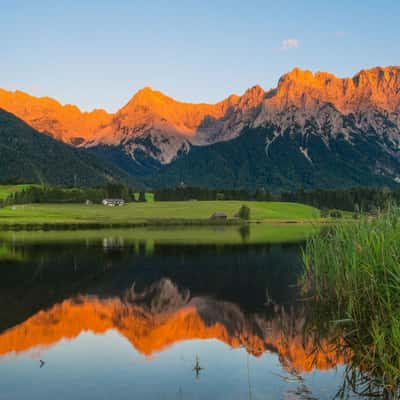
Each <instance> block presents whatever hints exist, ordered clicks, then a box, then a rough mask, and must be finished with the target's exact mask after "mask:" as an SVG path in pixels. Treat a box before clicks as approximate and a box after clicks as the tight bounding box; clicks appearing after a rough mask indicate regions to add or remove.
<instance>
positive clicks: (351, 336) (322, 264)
mask: <svg viewBox="0 0 400 400" xmlns="http://www.w3.org/2000/svg"><path fill="white" fill-rule="evenodd" d="M303 262H304V266H305V272H304V276H303V277H302V288H303V291H304V294H305V295H307V296H308V297H312V303H313V305H314V306H313V307H312V309H314V311H313V312H311V314H310V317H311V323H310V324H309V326H310V327H311V326H312V329H313V330H318V329H319V330H321V331H324V330H325V331H326V327H323V326H322V325H323V324H329V325H330V327H329V331H330V332H331V331H332V327H333V328H334V329H335V331H336V336H335V337H336V339H337V340H336V341H335V343H336V345H337V346H338V347H340V349H338V350H339V351H341V352H343V353H347V354H351V357H350V360H349V364H348V366H347V370H346V377H347V382H346V383H347V385H348V386H350V387H351V388H352V389H353V390H354V391H361V392H362V393H363V394H371V395H376V396H379V397H385V398H398V390H399V384H400V210H399V209H398V208H395V207H389V208H388V209H387V210H386V211H385V212H383V213H380V214H378V215H377V216H376V217H374V218H370V217H364V218H361V219H360V220H358V221H357V222H341V223H338V224H336V225H334V226H332V227H331V228H330V229H328V230H327V231H325V232H324V233H322V234H320V235H318V236H315V237H311V238H310V239H309V240H308V242H307V244H306V247H305V249H304V251H303Z"/></svg>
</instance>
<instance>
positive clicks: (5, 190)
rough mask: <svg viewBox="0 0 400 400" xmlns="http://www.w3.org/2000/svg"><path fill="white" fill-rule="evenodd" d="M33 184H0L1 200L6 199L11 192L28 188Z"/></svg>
mask: <svg viewBox="0 0 400 400" xmlns="http://www.w3.org/2000/svg"><path fill="white" fill-rule="evenodd" d="M30 186H32V185H30V184H21V185H0V200H2V199H5V198H6V197H8V196H9V195H10V194H11V193H14V192H18V191H19V190H24V189H27V188H28V187H30Z"/></svg>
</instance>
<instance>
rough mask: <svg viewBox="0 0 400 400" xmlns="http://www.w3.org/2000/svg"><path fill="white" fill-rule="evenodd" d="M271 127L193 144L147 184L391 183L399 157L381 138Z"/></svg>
mask: <svg viewBox="0 0 400 400" xmlns="http://www.w3.org/2000/svg"><path fill="white" fill-rule="evenodd" d="M275 132H276V127H275V126H273V125H269V126H266V127H263V128H261V127H260V128H249V129H247V130H245V131H244V132H243V133H242V135H241V136H240V137H238V138H236V139H233V140H231V141H227V142H222V143H216V144H213V145H210V146H202V147H200V146H194V147H193V148H192V150H191V151H190V153H189V154H187V155H185V156H183V157H181V158H179V159H178V160H177V161H175V162H173V163H171V164H169V165H167V166H164V167H163V168H161V169H160V170H159V171H157V173H153V174H149V175H147V176H146V179H147V184H148V185H149V186H154V187H158V186H176V185H179V184H180V183H181V182H182V181H183V182H184V183H185V184H186V185H194V186H197V185H200V186H208V187H215V188H224V187H225V188H247V189H254V188H255V187H264V188H266V189H269V190H295V189H299V188H300V187H305V188H316V187H317V188H330V187H351V186H382V185H387V186H390V187H393V186H396V185H397V182H398V181H399V176H400V160H399V157H398V155H393V154H391V153H390V152H388V151H387V150H386V144H385V143H384V139H381V138H380V137H379V136H376V135H374V134H372V133H371V135H370V136H367V137H366V136H363V135H357V133H356V132H354V135H352V136H351V141H349V140H348V139H346V138H345V137H344V136H338V137H335V136H332V135H329V136H328V137H327V138H322V137H321V135H320V134H319V133H318V132H316V131H314V132H313V131H311V132H308V134H307V136H306V137H305V136H304V135H303V131H302V130H301V129H298V130H294V131H290V130H287V131H286V132H285V133H283V134H280V135H279V136H277V137H276V138H275V139H274V140H273V142H271V139H270V138H271V137H274V134H275Z"/></svg>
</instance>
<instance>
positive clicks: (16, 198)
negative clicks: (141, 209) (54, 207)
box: [0, 184, 146, 207]
mask: <svg viewBox="0 0 400 400" xmlns="http://www.w3.org/2000/svg"><path fill="white" fill-rule="evenodd" d="M105 198H118V199H123V200H124V201H125V202H133V201H139V202H144V201H146V197H145V193H144V192H140V193H139V197H138V199H137V200H136V198H135V195H134V191H133V189H132V188H129V187H126V186H124V185H121V184H108V185H107V186H105V187H99V188H65V187H59V186H38V185H33V186H30V187H28V188H26V189H23V190H20V191H16V192H14V193H12V194H11V195H10V196H8V197H7V198H6V199H4V200H2V201H1V200H0V207H1V206H6V205H12V204H30V203H85V202H87V201H89V202H92V203H101V202H102V200H103V199H105Z"/></svg>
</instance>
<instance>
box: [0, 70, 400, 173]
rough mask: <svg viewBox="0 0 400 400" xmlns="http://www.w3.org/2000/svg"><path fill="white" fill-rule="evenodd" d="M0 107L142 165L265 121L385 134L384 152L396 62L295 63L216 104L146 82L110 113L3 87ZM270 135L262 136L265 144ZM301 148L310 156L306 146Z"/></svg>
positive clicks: (399, 93)
mask: <svg viewBox="0 0 400 400" xmlns="http://www.w3.org/2000/svg"><path fill="white" fill-rule="evenodd" d="M0 108H4V109H5V110H7V111H9V112H11V113H14V114H15V115H17V116H18V117H19V118H21V119H23V120H24V121H26V122H27V123H28V124H30V125H32V126H33V127H34V128H35V129H37V130H39V131H40V132H43V133H47V134H50V135H52V136H54V137H55V138H57V139H59V140H62V141H64V142H67V143H70V144H72V145H75V146H85V147H90V148H93V149H94V150H96V149H97V148H98V147H99V146H102V153H103V155H104V153H105V152H107V151H108V152H114V155H113V157H112V160H113V161H115V159H116V158H118V157H117V156H115V153H116V152H118V154H120V158H125V159H128V160H131V161H132V162H133V163H135V164H137V165H138V166H143V164H145V165H147V164H148V163H147V162H146V159H149V160H150V161H155V164H154V165H155V166H156V167H159V166H162V165H167V164H170V163H172V162H173V161H175V160H176V159H178V158H179V157H181V156H182V155H185V154H187V153H188V152H190V150H191V148H192V146H193V145H200V146H202V145H210V144H213V143H217V142H224V141H229V140H232V139H234V138H236V137H238V136H240V135H241V133H243V131H244V130H246V129H247V128H259V127H265V126H267V125H269V126H270V125H271V124H272V125H273V126H274V129H275V132H274V137H278V136H281V135H283V134H284V133H287V132H288V131H296V133H297V134H298V133H299V132H301V134H302V135H303V136H305V137H307V135H309V134H310V133H312V134H313V135H318V136H320V137H322V138H324V140H325V142H326V143H328V141H327V140H326V136H327V135H328V136H329V137H333V138H336V137H338V136H343V135H344V136H345V138H346V139H347V140H348V141H351V140H352V139H351V136H353V135H363V136H368V135H370V134H371V133H372V135H373V136H374V135H375V136H378V137H379V138H382V137H384V140H385V143H384V144H383V146H386V149H384V151H385V152H387V153H391V152H392V153H393V151H397V149H398V147H399V136H400V67H386V68H380V67H376V68H372V69H369V70H362V71H360V72H358V73H357V74H356V75H355V76H354V77H352V78H344V79H342V78H337V77H336V76H335V75H333V74H330V73H326V72H317V73H313V72H311V71H303V70H300V69H298V68H295V69H293V70H292V71H291V72H289V73H287V74H285V75H284V76H282V78H281V79H280V80H279V82H278V85H277V87H276V88H275V89H272V90H269V91H267V92H266V91H264V90H263V89H262V88H261V87H259V86H254V87H252V88H250V89H248V90H247V91H246V92H245V93H244V94H243V95H242V96H237V95H231V96H229V97H228V98H226V99H225V100H222V101H220V102H218V103H216V104H192V103H183V102H179V101H176V100H174V99H173V98H171V97H168V96H166V95H164V94H163V93H161V92H159V91H155V90H153V89H151V88H149V87H147V88H144V89H141V90H140V91H138V92H137V93H136V94H135V95H134V96H133V97H132V99H131V100H130V101H129V102H128V103H127V104H126V105H125V106H123V107H122V108H121V109H120V110H119V111H117V112H116V113H115V114H108V113H107V112H105V111H103V110H94V111H92V112H81V111H80V110H79V109H78V108H77V107H75V106H72V105H64V106H63V105H61V104H60V103H58V102H57V101H55V100H52V99H50V98H36V97H32V96H29V95H27V94H25V93H22V92H18V91H17V92H7V91H4V90H0ZM274 137H268V138H266V145H267V146H268V145H269V144H270V143H271V141H272V140H273V138H274ZM300 150H301V152H302V154H303V155H304V157H305V158H306V159H307V160H308V161H310V160H311V158H310V157H309V156H308V155H307V148H306V147H305V146H302V149H300ZM117 164H118V162H117ZM119 164H121V163H119ZM119 166H121V165H119Z"/></svg>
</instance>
